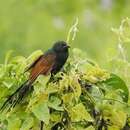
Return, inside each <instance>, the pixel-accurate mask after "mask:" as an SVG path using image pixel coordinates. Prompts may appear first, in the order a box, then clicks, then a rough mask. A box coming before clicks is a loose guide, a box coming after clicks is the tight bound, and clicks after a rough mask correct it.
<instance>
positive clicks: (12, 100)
mask: <svg viewBox="0 0 130 130" xmlns="http://www.w3.org/2000/svg"><path fill="white" fill-rule="evenodd" d="M32 90H33V86H32V82H30V81H29V80H27V81H25V82H24V83H23V84H22V85H21V86H20V87H19V88H18V89H17V90H16V91H15V92H14V93H13V94H11V95H10V96H9V97H8V99H7V100H6V101H5V102H4V104H3V105H2V107H1V108H0V111H4V110H5V109H6V110H7V111H9V110H10V109H11V108H14V107H15V106H16V105H17V104H19V103H20V102H21V101H22V100H23V99H24V98H25V97H26V96H27V95H28V94H29V93H30V92H31V91H32Z"/></svg>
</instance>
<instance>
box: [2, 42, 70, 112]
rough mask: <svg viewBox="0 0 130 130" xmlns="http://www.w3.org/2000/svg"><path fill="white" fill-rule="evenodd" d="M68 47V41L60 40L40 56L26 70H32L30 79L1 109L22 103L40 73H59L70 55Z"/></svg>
mask: <svg viewBox="0 0 130 130" xmlns="http://www.w3.org/2000/svg"><path fill="white" fill-rule="evenodd" d="M68 48H69V46H68V45H67V43H66V42H64V41H58V42H56V43H55V44H54V45H53V47H52V48H51V49H49V50H48V51H46V52H45V54H43V55H41V56H39V58H37V59H36V60H35V61H34V62H33V63H32V64H31V65H30V66H29V67H28V69H27V70H26V71H28V70H31V71H30V76H29V78H28V80H27V81H26V82H25V83H23V84H22V85H21V86H20V87H19V88H18V89H17V90H16V91H15V92H14V93H13V94H12V95H10V96H9V97H8V99H7V100H6V101H5V102H4V104H3V106H2V107H1V110H4V109H5V108H7V107H8V109H9V110H10V108H12V107H15V106H16V105H17V104H18V103H20V101H21V100H23V98H24V97H26V96H27V95H28V94H29V93H30V92H31V91H32V88H33V86H32V84H33V82H34V81H35V80H36V79H37V77H38V76H39V75H47V74H49V73H51V75H55V74H56V73H58V72H59V71H60V70H61V68H62V67H63V65H64V64H65V62H66V60H67V58H68V56H69V51H68Z"/></svg>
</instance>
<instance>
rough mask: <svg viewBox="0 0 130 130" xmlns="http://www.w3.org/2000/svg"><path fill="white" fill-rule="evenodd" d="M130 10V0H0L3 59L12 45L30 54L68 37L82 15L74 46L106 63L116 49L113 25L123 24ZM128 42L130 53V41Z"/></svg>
mask: <svg viewBox="0 0 130 130" xmlns="http://www.w3.org/2000/svg"><path fill="white" fill-rule="evenodd" d="M129 12H130V1H129V0H22V1H17V0H0V62H3V61H4V58H5V57H4V56H5V53H6V52H7V51H8V50H10V49H12V50H14V52H15V53H16V55H24V56H28V55H29V54H31V53H32V52H33V51H35V50H37V49H42V50H43V51H44V50H46V49H47V48H48V47H50V46H51V45H52V44H53V42H55V41H57V40H62V39H63V40H65V39H66V37H67V33H68V30H69V28H70V26H71V25H72V24H73V22H74V20H75V18H76V17H78V18H79V26H78V28H79V32H78V35H77V36H76V39H75V41H74V44H73V47H78V48H81V49H83V50H84V51H85V52H86V53H87V56H88V57H89V58H92V59H93V60H96V61H98V63H99V64H100V65H102V66H104V63H105V61H106V59H107V58H108V55H109V54H110V53H111V55H112V54H113V53H116V49H115V48H116V47H117V44H116V43H117V37H116V36H115V34H114V33H112V32H111V27H119V25H120V21H121V20H122V19H123V18H126V17H129V16H130V13H129ZM125 46H126V48H127V50H128V53H129V54H130V51H129V49H130V45H129V44H126V45H125Z"/></svg>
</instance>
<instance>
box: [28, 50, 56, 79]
mask: <svg viewBox="0 0 130 130" xmlns="http://www.w3.org/2000/svg"><path fill="white" fill-rule="evenodd" d="M55 62H56V55H55V54H54V53H52V54H47V55H43V56H42V57H41V58H40V59H39V60H38V61H37V62H36V63H35V65H34V66H33V68H32V70H31V73H30V77H29V79H30V80H31V81H34V80H35V79H36V78H37V77H38V76H39V75H40V74H43V75H47V74H49V73H50V72H51V70H52V68H53V66H54V64H55Z"/></svg>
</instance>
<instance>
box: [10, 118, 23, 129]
mask: <svg viewBox="0 0 130 130" xmlns="http://www.w3.org/2000/svg"><path fill="white" fill-rule="evenodd" d="M20 125H21V120H20V119H19V118H18V117H16V116H11V117H10V118H9V119H8V130H19V129H20Z"/></svg>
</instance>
